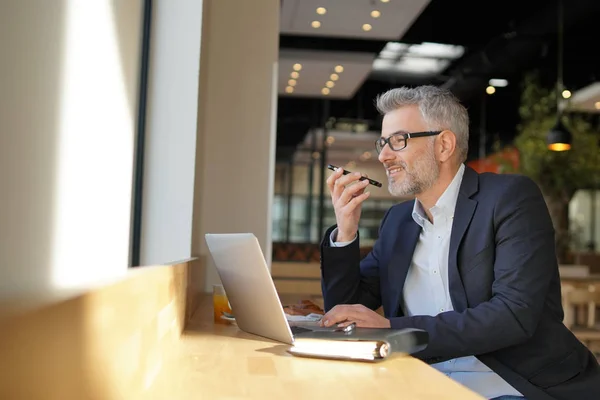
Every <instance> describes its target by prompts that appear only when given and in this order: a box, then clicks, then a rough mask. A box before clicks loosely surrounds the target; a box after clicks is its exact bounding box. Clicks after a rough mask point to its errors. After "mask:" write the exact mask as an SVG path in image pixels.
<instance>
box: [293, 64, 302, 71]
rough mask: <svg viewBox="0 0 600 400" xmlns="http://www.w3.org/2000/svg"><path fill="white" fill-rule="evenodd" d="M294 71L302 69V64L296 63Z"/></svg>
mask: <svg viewBox="0 0 600 400" xmlns="http://www.w3.org/2000/svg"><path fill="white" fill-rule="evenodd" d="M293 68H294V71H300V70H301V69H302V64H294V67H293Z"/></svg>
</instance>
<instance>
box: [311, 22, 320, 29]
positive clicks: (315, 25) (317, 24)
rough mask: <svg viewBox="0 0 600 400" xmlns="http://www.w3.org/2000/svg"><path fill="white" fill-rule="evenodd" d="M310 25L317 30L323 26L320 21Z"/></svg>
mask: <svg viewBox="0 0 600 400" xmlns="http://www.w3.org/2000/svg"><path fill="white" fill-rule="evenodd" d="M310 25H311V26H312V27H313V28H315V29H317V28H318V27H320V26H321V23H320V22H319V21H313V22H311V23H310Z"/></svg>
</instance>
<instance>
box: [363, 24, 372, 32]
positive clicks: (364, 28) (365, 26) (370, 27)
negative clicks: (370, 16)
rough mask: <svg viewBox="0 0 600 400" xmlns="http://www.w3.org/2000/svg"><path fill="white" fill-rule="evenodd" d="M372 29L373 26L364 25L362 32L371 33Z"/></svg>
mask: <svg viewBox="0 0 600 400" xmlns="http://www.w3.org/2000/svg"><path fill="white" fill-rule="evenodd" d="M371 29H373V27H372V26H371V24H363V26H362V30H363V31H365V32H369V31H370V30H371Z"/></svg>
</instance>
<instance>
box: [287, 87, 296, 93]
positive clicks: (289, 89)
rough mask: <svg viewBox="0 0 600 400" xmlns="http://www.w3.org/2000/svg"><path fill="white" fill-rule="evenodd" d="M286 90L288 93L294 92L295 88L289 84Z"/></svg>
mask: <svg viewBox="0 0 600 400" xmlns="http://www.w3.org/2000/svg"><path fill="white" fill-rule="evenodd" d="M285 91H286V92H287V93H294V88H293V87H292V86H288V87H286V88H285Z"/></svg>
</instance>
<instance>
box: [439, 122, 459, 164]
mask: <svg viewBox="0 0 600 400" xmlns="http://www.w3.org/2000/svg"><path fill="white" fill-rule="evenodd" d="M438 152H439V160H440V161H441V162H445V161H448V160H449V159H450V158H451V157H452V156H453V155H454V154H455V153H456V135H455V134H454V132H452V131H449V130H443V131H442V133H440V134H439V135H438Z"/></svg>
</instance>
